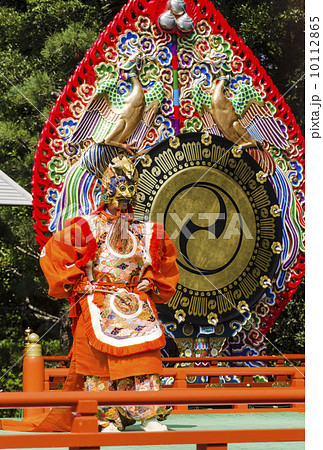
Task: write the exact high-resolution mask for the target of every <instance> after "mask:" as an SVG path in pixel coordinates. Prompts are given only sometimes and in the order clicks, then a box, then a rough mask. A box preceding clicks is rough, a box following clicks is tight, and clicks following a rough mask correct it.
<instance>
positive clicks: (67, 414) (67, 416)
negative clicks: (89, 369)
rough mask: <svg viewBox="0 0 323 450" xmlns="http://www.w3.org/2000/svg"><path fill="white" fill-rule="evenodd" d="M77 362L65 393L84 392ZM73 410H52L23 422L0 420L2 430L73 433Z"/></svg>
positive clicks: (69, 374)
mask: <svg viewBox="0 0 323 450" xmlns="http://www.w3.org/2000/svg"><path fill="white" fill-rule="evenodd" d="M75 367H76V364H75V361H73V360H72V361H71V366H70V369H69V371H68V376H67V379H66V381H65V384H64V386H63V389H62V390H63V391H81V390H83V375H79V374H77V373H76V372H75ZM72 412H73V408H71V407H69V408H66V407H63V408H52V409H51V410H50V411H49V412H47V413H43V414H35V415H32V416H29V417H26V418H24V419H22V420H9V419H2V420H0V429H1V430H5V431H33V432H38V433H43V432H52V431H65V432H66V431H71V428H72V422H73V414H72Z"/></svg>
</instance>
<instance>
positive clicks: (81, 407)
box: [69, 400, 100, 450]
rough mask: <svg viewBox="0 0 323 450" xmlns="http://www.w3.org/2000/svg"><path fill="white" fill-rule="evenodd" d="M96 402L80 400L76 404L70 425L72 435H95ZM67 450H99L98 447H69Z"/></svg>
mask: <svg viewBox="0 0 323 450" xmlns="http://www.w3.org/2000/svg"><path fill="white" fill-rule="evenodd" d="M97 412H98V402H97V401H95V400H80V401H79V402H78V404H77V407H76V411H75V413H74V414H75V417H74V419H73V423H72V429H71V432H72V433H97V432H98V418H97V417H96V416H95V414H96V413H97ZM69 450H100V447H69Z"/></svg>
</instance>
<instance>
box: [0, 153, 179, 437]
mask: <svg viewBox="0 0 323 450" xmlns="http://www.w3.org/2000/svg"><path fill="white" fill-rule="evenodd" d="M137 184H138V174H137V171H136V169H135V168H134V166H133V165H132V163H131V162H130V161H129V160H128V159H127V158H126V157H125V156H123V155H120V156H118V157H117V158H115V160H113V162H112V163H111V164H110V166H109V167H108V169H107V170H106V172H105V173H104V176H103V179H102V186H103V193H102V199H103V201H102V204H101V206H100V208H99V209H98V210H97V211H96V212H95V213H94V214H92V215H90V216H84V217H77V218H74V219H72V220H70V221H69V222H68V223H67V224H66V227H65V228H64V230H62V231H60V232H58V233H56V234H54V235H53V236H52V238H51V239H50V240H49V241H48V243H47V244H46V245H45V247H44V248H43V251H42V253H41V259H40V264H41V267H42V269H43V272H44V274H45V276H46V278H47V281H48V284H49V295H51V296H52V297H55V298H67V297H69V301H70V303H71V308H70V316H72V317H73V335H74V341H73V347H72V349H71V352H70V357H71V365H70V370H69V374H68V377H67V380H66V383H65V385H64V388H63V389H64V390H80V389H85V390H159V389H160V388H161V386H160V374H161V373H162V363H161V355H160V348H161V347H163V346H164V345H165V337H164V333H163V330H162V326H161V325H160V323H159V321H158V318H157V311H156V308H155V305H154V303H157V302H167V301H168V300H169V299H170V298H171V297H172V295H173V294H174V292H175V287H176V284H177V281H178V268H177V265H176V249H175V246H174V244H173V242H172V241H171V239H170V238H169V237H168V236H167V234H166V233H165V232H164V230H163V227H162V226H161V225H160V224H152V223H145V222H141V221H137V220H134V219H133V215H132V213H131V211H132V208H131V205H132V204H133V202H134V199H135V195H136V191H137ZM170 412H171V408H170V407H166V406H127V407H123V408H114V407H107V408H100V409H99V411H98V419H99V425H100V428H101V430H102V431H105V432H106V431H112V432H113V431H116V432H117V431H120V430H123V429H124V428H125V427H126V426H127V425H131V424H133V423H135V422H136V421H140V422H141V427H142V428H143V429H144V430H145V431H164V430H167V427H166V426H165V425H162V424H161V423H160V421H161V420H164V419H165V418H166V417H167V415H168V414H169V413H170ZM68 413H69V411H68V412H66V411H65V413H64V414H62V413H61V412H60V411H59V410H57V409H53V410H52V411H51V413H49V415H44V417H42V418H40V417H35V418H32V417H30V418H29V417H28V418H27V419H25V420H24V421H22V422H20V423H19V422H18V423H17V422H16V421H15V424H16V426H15V425H14V424H13V425H12V426H11V425H10V421H3V422H2V427H3V429H18V427H19V426H20V429H22V430H25V431H52V430H56V431H66V430H69V429H70V425H71V414H69V416H68Z"/></svg>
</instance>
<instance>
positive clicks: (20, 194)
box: [0, 170, 32, 206]
mask: <svg viewBox="0 0 323 450" xmlns="http://www.w3.org/2000/svg"><path fill="white" fill-rule="evenodd" d="M0 205H8V206H16V205H30V206H31V205H32V196H31V195H30V194H29V192H27V191H25V189H23V188H22V187H21V186H19V184H17V183H16V182H15V181H13V180H12V179H11V178H10V177H8V175H6V174H5V173H4V172H2V170H0Z"/></svg>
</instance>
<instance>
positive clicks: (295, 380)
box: [290, 367, 305, 412]
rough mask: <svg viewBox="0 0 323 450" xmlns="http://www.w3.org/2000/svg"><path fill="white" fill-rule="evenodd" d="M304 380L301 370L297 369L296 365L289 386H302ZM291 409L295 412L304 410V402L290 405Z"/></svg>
mask: <svg viewBox="0 0 323 450" xmlns="http://www.w3.org/2000/svg"><path fill="white" fill-rule="evenodd" d="M304 385H305V380H304V375H303V372H302V370H299V369H298V368H297V367H295V372H294V374H293V377H292V382H291V386H290V388H291V389H293V388H304ZM291 409H292V410H293V411H294V412H296V411H298V412H305V405H304V403H294V404H292V405H291Z"/></svg>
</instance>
